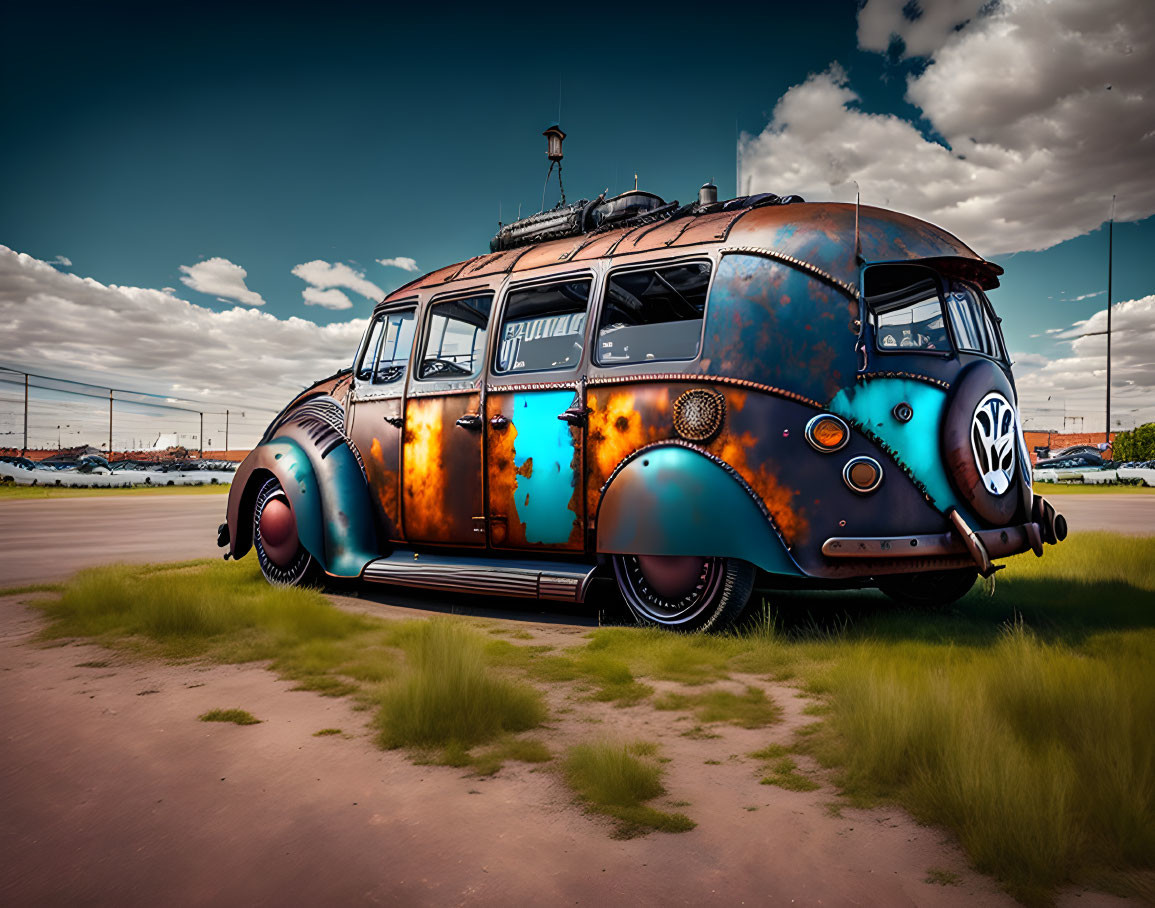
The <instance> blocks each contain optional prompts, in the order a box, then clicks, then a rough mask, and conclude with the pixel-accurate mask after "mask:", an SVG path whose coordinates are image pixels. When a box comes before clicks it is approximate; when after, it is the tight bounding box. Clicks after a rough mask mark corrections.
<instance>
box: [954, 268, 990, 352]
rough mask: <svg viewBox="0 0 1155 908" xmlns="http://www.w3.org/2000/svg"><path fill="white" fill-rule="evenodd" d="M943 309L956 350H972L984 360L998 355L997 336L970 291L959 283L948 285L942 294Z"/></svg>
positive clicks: (971, 288) (980, 303)
mask: <svg viewBox="0 0 1155 908" xmlns="http://www.w3.org/2000/svg"><path fill="white" fill-rule="evenodd" d="M946 307H947V310H948V311H949V312H950V319H951V324H952V325H954V336H955V340H956V341H957V342H958V346H959V349H960V350H973V351H974V352H975V353H984V354H986V355H987V356H1000V355H1001V354H1002V350H1001V349H1000V348H999V342H998V333H997V332H996V331H995V330H994V325H992V324H991V321H990V318H989V317H988V316H987V312H986V308H985V307H984V306H983V304H982V301H981V300H980V299H979V296H978V292H977V291H976V290H975V289H974V288H973V287H971V286H970V285H969V284H964V283H962V282H960V281H951V284H950V287H949V288H948V290H947V294H946Z"/></svg>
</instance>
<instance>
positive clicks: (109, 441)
mask: <svg viewBox="0 0 1155 908" xmlns="http://www.w3.org/2000/svg"><path fill="white" fill-rule="evenodd" d="M108 456H109V457H112V388H109V389H108Z"/></svg>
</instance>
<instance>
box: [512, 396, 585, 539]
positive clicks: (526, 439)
mask: <svg viewBox="0 0 1155 908" xmlns="http://www.w3.org/2000/svg"><path fill="white" fill-rule="evenodd" d="M573 396H574V393H573V391H533V392H529V393H525V394H515V395H514V398H513V413H514V415H513V424H514V426H515V427H516V429H517V438H515V439H514V442H513V463H514V466H515V467H517V468H518V469H519V470H520V469H521V468H522V467H524V466H525V464H526V462H527V461H530V460H532V461H533V464H532V466H533V469H532V471H531V473H530V475H529V476H523V475H521V473H520V472H519V473H518V475H517V485H516V489H517V491H516V493H515V494H514V507H515V509H516V510H517V518H518V520H520V521H521V522H522V523H524V524H525V538H526V540H527V541H528V542H537V543H543V544H546V545H560V544H561V543H564V542H567V541H568V540H569V538H570V534H571V533H572V532H573V526H574V521H575V520H576V519H577V515H576V514H574V512H573V511H571V510H570V507H569V505H570V500H571V499H572V498H573V487H574V480H575V477H574V472H573V468H572V463H573V457H574V444H573V435H572V433H571V432H570V427H569V423H566V422H563V421H562V420H560V419H558V415H559V414H560V413H561V412H562V411H564V410H565V409H566V408H567V407H568V406H569V405H570V403H571V402H572V401H573Z"/></svg>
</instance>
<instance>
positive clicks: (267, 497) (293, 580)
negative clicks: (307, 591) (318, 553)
mask: <svg viewBox="0 0 1155 908" xmlns="http://www.w3.org/2000/svg"><path fill="white" fill-rule="evenodd" d="M273 502H276V503H277V505H278V506H279V507H282V508H283V507H285V506H287V505H288V496H287V495H285V491H284V489H282V488H281V484H280V482H278V481H277V479H276V478H275V477H272V476H270V477H269V478H268V479H267V480H265V482H264V483H263V484H262V485H261V488H260V491H258V492H257V497H256V500H255V501H254V502H253V549H254V551H256V553H257V562H258V563H259V564H260V566H261V573H262V574H264V575H265V579H266V580H267V581H269V583H271V584H273V585H274V586H303V585H306V584H309V583H311V582H312V581H313V580H314V579H316V578H317V575H318V574H319V573H320V570H319V568H318V565H317V561H316V559H314V558H313V556H312V555H310V554H309V552H308V550H307V549H306V548H305V547H304V546H303V545H301V543H300V540H299V539H298V541H297V548H296V551H295V552H293V553H292V555H291V557H288V558H282V559H281V561H282V563H280V564H278V563H277V562H276V561H275V560H274V559H273V558H272V557H271V556H270V554H269V552H267V551H266V550H265V546H264V545H263V544H262V543H261V515H262V514H263V513H264V511H265V508H266V507H268V506H270V504H271V503H273ZM290 513H291V510H290Z"/></svg>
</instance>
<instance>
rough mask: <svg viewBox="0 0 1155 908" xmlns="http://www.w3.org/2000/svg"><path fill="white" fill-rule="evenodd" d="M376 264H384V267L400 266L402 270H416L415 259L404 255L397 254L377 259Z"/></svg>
mask: <svg viewBox="0 0 1155 908" xmlns="http://www.w3.org/2000/svg"><path fill="white" fill-rule="evenodd" d="M377 264H378V265H384V266H385V267H386V268H400V269H401V270H402V271H417V270H418V268H417V260H416V259H411V258H409V257H408V256H406V255H399V256H397V257H396V258H391V259H377Z"/></svg>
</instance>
